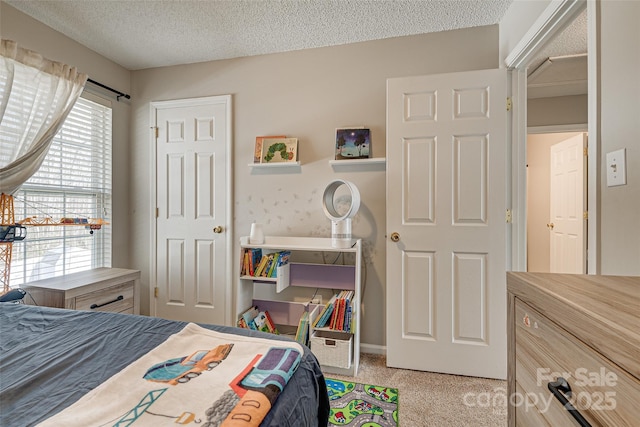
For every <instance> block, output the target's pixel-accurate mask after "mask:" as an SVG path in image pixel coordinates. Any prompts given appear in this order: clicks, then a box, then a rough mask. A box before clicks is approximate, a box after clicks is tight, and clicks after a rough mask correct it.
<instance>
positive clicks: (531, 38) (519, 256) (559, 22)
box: [505, 0, 599, 274]
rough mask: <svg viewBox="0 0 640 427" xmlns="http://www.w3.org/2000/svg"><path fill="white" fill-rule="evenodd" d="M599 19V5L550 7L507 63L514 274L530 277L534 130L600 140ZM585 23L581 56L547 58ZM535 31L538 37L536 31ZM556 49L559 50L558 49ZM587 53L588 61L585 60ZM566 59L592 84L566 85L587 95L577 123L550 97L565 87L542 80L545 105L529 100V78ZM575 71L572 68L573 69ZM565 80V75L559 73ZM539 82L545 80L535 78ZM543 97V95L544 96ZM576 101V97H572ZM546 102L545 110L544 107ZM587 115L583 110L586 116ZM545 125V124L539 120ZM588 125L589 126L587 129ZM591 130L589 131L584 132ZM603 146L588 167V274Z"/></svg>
mask: <svg viewBox="0 0 640 427" xmlns="http://www.w3.org/2000/svg"><path fill="white" fill-rule="evenodd" d="M597 13H598V10H597V8H596V7H595V5H594V4H592V3H588V2H573V1H570V0H562V1H560V2H557V3H551V4H549V6H548V7H547V9H546V10H545V11H544V13H543V15H544V16H542V15H541V17H540V18H539V19H538V20H537V21H536V22H535V23H534V25H533V26H532V27H531V29H530V30H529V32H528V33H527V34H526V35H525V37H523V39H522V40H520V42H519V43H518V44H517V46H516V47H515V48H514V49H513V50H512V52H511V53H510V54H509V56H508V57H507V58H506V60H505V64H506V65H507V68H509V69H510V70H511V88H512V94H513V97H514V98H513V99H514V121H513V127H512V138H513V141H514V144H513V145H512V153H511V156H512V159H513V163H512V164H513V180H512V183H511V193H510V194H511V206H512V209H513V226H512V229H511V265H509V266H508V269H509V270H513V271H528V269H527V259H528V255H527V248H528V244H527V214H528V209H527V163H528V161H527V135H528V133H529V130H530V129H529V127H530V126H536V127H538V128H539V129H537V130H536V133H545V132H546V133H556V132H564V131H588V133H589V134H590V135H596V136H597V135H598V133H599V132H598V111H597V105H598V91H597V75H598V70H597V56H598V46H597V43H596V39H597V26H596V22H597ZM579 17H580V18H581V19H580V21H581V22H583V23H584V26H583V27H582V32H581V34H584V37H585V38H586V40H585V41H584V45H583V49H584V51H583V52H582V54H578V52H563V51H558V50H556V51H555V52H553V53H550V54H546V53H547V52H548V50H547V48H549V47H550V46H552V45H553V44H554V42H555V41H556V40H557V39H560V38H562V37H563V36H564V35H565V34H564V30H565V29H567V28H569V27H571V26H572V25H573V24H574V22H575V21H576V20H578V19H577V18H579ZM534 30H535V31H534ZM556 47H557V46H556ZM587 50H588V56H585V55H584V53H586V52H587ZM558 57H562V58H560V59H567V60H568V61H565V62H564V65H572V64H575V61H578V62H580V61H581V60H586V63H587V64H586V68H587V72H586V74H587V78H586V81H584V80H583V81H581V82H580V84H578V85H576V84H570V85H564V86H565V89H568V90H575V89H577V88H579V87H582V88H583V89H584V92H583V93H584V95H583V96H584V98H586V99H585V100H584V103H586V106H585V107H584V108H585V109H586V113H584V114H583V116H584V118H580V119H579V120H576V116H575V115H574V116H572V117H573V119H568V114H571V113H572V112H575V111H576V110H575V109H572V108H570V107H568V105H569V104H565V103H564V102H565V101H568V99H567V97H564V99H563V97H561V96H557V97H554V95H553V94H550V93H549V92H551V91H554V90H555V89H556V88H559V87H561V85H556V84H554V83H552V82H550V81H548V80H546V79H537V80H538V81H537V82H536V83H537V84H538V86H546V87H538V88H536V89H535V90H536V91H537V92H538V93H537V94H536V95H537V96H538V97H539V98H546V99H540V100H537V99H534V100H533V101H534V102H533V103H532V102H531V101H532V100H531V99H529V95H530V92H531V93H532V92H534V91H533V90H532V88H530V87H529V86H528V78H529V75H530V74H531V73H532V72H533V71H534V70H536V69H537V68H538V67H540V65H536V64H542V63H543V62H546V64H545V66H544V67H548V66H549V65H550V64H549V61H548V60H551V63H553V62H554V61H556V60H557V59H559V58H558ZM569 68H571V67H569ZM554 74H555V75H556V76H558V77H561V76H562V75H563V74H564V73H554ZM535 77H536V78H538V77H540V76H535ZM543 92H544V93H543ZM570 95H576V93H575V92H574V93H570ZM545 100H546V101H551V102H547V103H546V104H545V105H544V106H542V104H541V103H542V102H543V101H545ZM536 107H538V111H539V113H540V114H539V115H537V116H536V115H535V114H534V115H533V116H534V117H536V119H537V120H531V119H532V112H531V111H530V109H534V108H536ZM583 111H584V110H583ZM539 119H543V120H539ZM585 123H588V125H584V124H585ZM585 127H586V129H585ZM597 153H598V140H597V137H592V140H591V143H590V144H589V146H588V149H587V154H588V158H587V163H588V170H589V176H588V181H587V182H588V188H587V191H588V197H587V207H588V209H587V213H588V215H589V222H588V225H587V227H588V235H587V238H588V246H589V251H588V253H587V258H588V263H587V273H589V274H597V273H598V269H599V266H598V263H597V260H598V233H597V228H598V217H597V213H598V209H597V206H598V194H597V182H598V177H599V171H598V155H597Z"/></svg>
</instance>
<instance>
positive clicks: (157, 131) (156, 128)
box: [151, 126, 160, 139]
mask: <svg viewBox="0 0 640 427" xmlns="http://www.w3.org/2000/svg"><path fill="white" fill-rule="evenodd" d="M151 129H153V132H154V133H155V134H156V139H158V136H160V131H159V129H158V126H151Z"/></svg>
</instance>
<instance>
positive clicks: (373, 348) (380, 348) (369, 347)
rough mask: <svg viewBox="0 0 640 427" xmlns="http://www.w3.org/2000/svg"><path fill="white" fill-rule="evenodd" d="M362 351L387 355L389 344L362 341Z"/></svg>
mask: <svg viewBox="0 0 640 427" xmlns="http://www.w3.org/2000/svg"><path fill="white" fill-rule="evenodd" d="M360 353H369V354H380V355H382V356H386V355H387V346H384V345H377V344H365V343H362V342H361V343H360Z"/></svg>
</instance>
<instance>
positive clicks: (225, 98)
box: [149, 95, 234, 325]
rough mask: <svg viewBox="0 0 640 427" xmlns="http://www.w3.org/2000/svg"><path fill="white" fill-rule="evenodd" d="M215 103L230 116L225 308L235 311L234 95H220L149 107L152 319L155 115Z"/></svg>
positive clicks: (151, 292) (152, 300)
mask: <svg viewBox="0 0 640 427" xmlns="http://www.w3.org/2000/svg"><path fill="white" fill-rule="evenodd" d="M212 103H217V104H220V103H222V104H225V107H226V114H227V122H226V123H225V126H226V128H227V140H226V153H227V159H226V168H227V188H226V192H227V200H226V201H225V202H226V204H227V211H226V215H227V223H226V224H224V225H223V227H224V229H225V233H227V236H228V237H227V248H226V256H227V266H226V270H227V271H226V277H225V279H226V286H227V289H226V292H225V295H226V297H225V298H226V301H225V304H226V306H227V307H230V308H231V307H232V305H231V302H232V300H233V292H234V287H233V286H232V283H233V281H232V278H233V268H232V266H233V242H234V236H233V203H232V200H233V194H232V193H231V191H232V189H233V183H232V178H233V169H232V166H233V151H232V141H233V138H232V130H233V128H232V123H233V121H232V120H231V112H232V109H231V95H219V96H206V97H201V98H187V99H176V100H169V101H152V102H151V103H150V106H149V109H150V112H149V124H150V129H149V140H150V144H151V149H150V150H149V152H150V155H149V170H150V171H151V174H150V177H151V179H150V185H149V187H150V191H149V206H150V208H151V221H149V227H150V229H149V231H150V232H149V235H150V242H149V244H150V245H151V250H150V251H149V253H150V259H149V269H150V271H149V311H150V314H151V316H153V317H155V316H156V303H155V300H156V297H155V295H154V292H155V291H154V289H155V284H156V283H157V265H156V260H157V256H158V254H157V239H156V229H157V221H158V217H157V214H156V212H157V206H158V203H157V194H156V192H157V185H156V179H157V170H156V154H157V149H156V127H155V123H156V113H157V110H158V108H159V107H160V106H163V107H184V106H192V105H203V104H212ZM233 311H234V310H232V309H229V310H225V317H226V319H225V324H226V325H232V324H233V321H232V319H233V315H234V313H233Z"/></svg>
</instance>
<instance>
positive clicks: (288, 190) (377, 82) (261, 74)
mask: <svg viewBox="0 0 640 427" xmlns="http://www.w3.org/2000/svg"><path fill="white" fill-rule="evenodd" d="M497 37H498V29H497V26H490V27H482V28H475V29H468V30H460V31H451V32H443V33H438V34H430V35H421V36H412V37H402V38H395V39H388V40H381V41H373V42H365V43H357V44H351V45H343V46H336V47H327V48H319V49H310V50H303V51H296V52H288V53H282V54H273V55H264V56H255V57H249V58H240V59H231V60H224V61H215V62H207V63H200V64H192V65H182V66H175V67H166V68H158V69H149V70H142V71H136V72H133V80H132V82H133V84H132V90H133V105H132V107H133V108H132V113H133V116H132V123H133V129H132V156H133V159H132V160H133V161H134V163H135V164H136V165H138V167H137V168H136V170H135V171H134V172H133V174H134V175H133V177H132V178H133V180H132V191H133V198H132V200H133V202H134V204H133V206H132V208H133V210H134V211H135V212H136V216H135V217H134V224H133V230H134V231H133V235H132V237H133V239H132V241H133V244H134V250H133V252H132V253H133V256H134V260H135V264H136V265H137V266H139V267H140V268H141V269H142V270H143V271H144V272H145V274H144V275H143V280H142V281H143V284H144V288H143V295H148V287H149V285H150V284H149V283H148V277H149V276H148V274H146V272H147V270H148V263H149V247H148V242H149V226H148V218H150V217H151V210H150V206H149V204H148V194H147V193H148V189H149V185H150V183H149V179H150V177H149V167H148V165H149V162H150V159H149V157H150V151H149V126H150V124H149V108H150V107H149V102H150V101H160V100H168V99H177V98H190V97H199V96H208V95H224V94H231V95H232V96H233V134H234V138H233V140H234V152H233V155H234V170H233V179H234V187H235V190H234V209H235V218H234V232H235V239H236V240H237V239H238V238H239V236H241V235H246V234H248V232H249V228H250V224H251V222H252V221H254V220H256V221H259V222H262V223H263V224H264V228H265V233H266V234H268V235H294V236H295V235H299V236H326V237H328V236H329V235H330V223H329V221H328V220H327V218H326V217H325V215H324V213H323V211H322V202H321V196H322V192H323V191H324V188H325V186H326V185H327V183H329V182H330V181H331V180H333V179H336V178H343V179H348V180H351V181H353V182H354V183H355V184H356V185H357V186H358V187H359V190H360V192H361V199H362V203H361V208H360V212H359V214H358V215H357V216H356V218H355V219H354V223H353V233H354V235H356V236H357V237H360V238H362V239H363V240H364V258H365V264H366V268H367V271H366V279H367V282H366V290H365V294H364V310H363V311H364V312H363V320H362V341H363V342H364V343H368V344H372V345H384V343H385V332H384V331H385V310H386V308H385V290H386V289H385V282H386V278H385V276H386V266H385V257H386V249H385V245H386V240H385V222H386V213H385V197H386V193H385V173H384V170H383V169H382V170H374V171H361V170H356V169H351V170H347V171H334V170H333V169H332V167H331V166H330V165H329V163H328V162H329V160H331V159H333V149H334V143H335V129H336V128H337V127H341V126H345V125H363V126H367V127H369V128H371V130H372V145H373V155H374V156H375V157H384V156H385V132H386V125H385V123H386V79H387V78H389V77H399V76H410V75H421V74H431V73H445V72H450V71H463V70H472V69H485V68H495V67H496V66H497V62H498V52H497ZM265 134H284V135H287V136H292V137H297V138H299V157H300V161H301V162H302V168H301V172H299V173H294V174H284V173H278V172H274V171H269V172H268V173H256V172H252V170H251V169H250V168H249V167H248V166H247V164H248V163H250V162H251V161H252V155H253V147H254V143H255V137H256V136H257V135H265ZM389 191H393V189H389ZM237 252H238V248H237V245H236V248H235V251H234V253H237ZM232 265H233V267H234V268H236V267H237V266H238V265H239V262H235V261H234V262H233V263H232ZM235 273H237V271H236V272H235ZM234 276H237V274H234ZM148 304H149V303H148V300H143V308H142V310H143V312H148V310H149V305H148ZM242 308H246V307H242Z"/></svg>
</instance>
